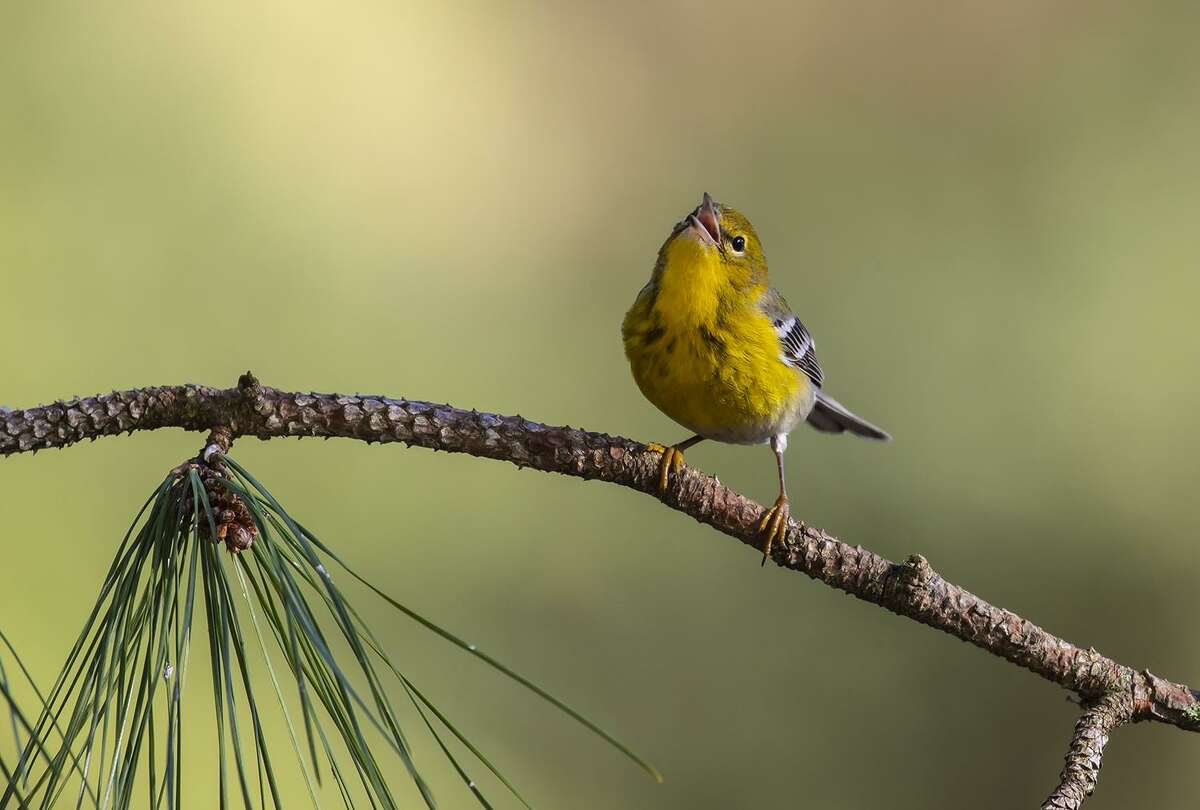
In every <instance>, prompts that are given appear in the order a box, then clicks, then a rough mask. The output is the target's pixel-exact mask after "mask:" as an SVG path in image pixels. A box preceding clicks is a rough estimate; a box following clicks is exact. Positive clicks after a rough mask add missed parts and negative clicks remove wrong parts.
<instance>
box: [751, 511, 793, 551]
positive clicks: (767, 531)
mask: <svg viewBox="0 0 1200 810" xmlns="http://www.w3.org/2000/svg"><path fill="white" fill-rule="evenodd" d="M791 516H792V507H791V505H790V504H789V503H788V499H787V495H780V496H779V497H778V498H776V499H775V505H774V506H772V507H771V508H770V509H768V510H767V511H766V513H764V514H763V516H762V520H760V521H759V522H758V532H759V534H762V535H765V536H764V538H763V546H762V553H763V558H762V564H763V565H766V564H767V557H769V556H770V554H771V546H773V545H774V544H775V541H776V540H779V541H780V542H782V541H783V537H784V535H786V534H787V525H788V519H789V518H790V517H791Z"/></svg>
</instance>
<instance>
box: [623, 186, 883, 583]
mask: <svg viewBox="0 0 1200 810" xmlns="http://www.w3.org/2000/svg"><path fill="white" fill-rule="evenodd" d="M621 334H622V338H623V341H624V345H625V356H626V357H627V358H628V360H629V366H630V370H631V371H632V372H633V378H634V380H635V381H636V382H637V385H638V388H640V389H641V391H642V394H643V395H644V396H645V397H646V399H648V400H650V402H651V403H652V404H653V405H654V406H655V407H657V408H658V409H659V410H660V411H662V412H663V413H664V414H666V415H667V416H668V417H670V418H671V419H672V420H674V421H675V422H677V423H678V424H680V425H682V426H683V427H684V428H686V429H687V430H689V431H690V432H692V433H693V434H694V435H693V436H692V437H691V438H688V439H685V440H683V441H681V442H678V443H676V444H673V445H664V444H660V443H658V442H653V443H651V444H649V445H647V447H648V449H649V450H650V451H652V452H656V453H658V454H660V459H659V470H658V489H659V491H660V493H665V492H666V491H667V489H668V486H669V483H670V480H671V477H672V475H674V474H676V473H678V472H679V471H680V470H682V469H683V458H684V451H686V450H688V449H689V448H691V447H693V446H694V445H695V444H697V443H698V442H701V441H703V440H705V439H709V440H713V441H718V442H726V443H731V444H744V445H753V444H770V446H771V450H772V451H773V452H774V454H775V463H776V467H777V471H778V475H779V497H778V498H777V499H776V500H775V504H774V505H773V506H772V507H771V508H770V509H768V510H767V511H766V512H765V513H764V514H763V516H762V518H761V519H760V521H759V523H758V527H757V530H758V533H759V534H760V535H761V536H762V545H761V549H762V553H763V559H762V562H763V564H764V565H765V564H766V560H767V557H768V556H769V555H770V553H771V548H772V546H773V544H774V543H775V542H776V541H777V540H779V541H781V540H782V539H783V537H784V535H785V533H786V531H787V525H788V519H789V518H790V516H791V506H790V503H789V501H788V495H787V485H786V483H785V476H784V463H783V455H784V451H785V450H786V449H787V446H788V434H789V433H791V432H792V430H793V429H795V428H796V427H797V426H799V425H800V424H801V423H802V422H805V421H807V422H808V424H810V425H811V426H812V427H814V428H816V429H817V430H819V431H823V432H826V433H852V434H854V435H857V436H862V437H865V438H868V439H876V440H880V441H888V440H890V439H891V436H889V435H888V433H887V432H885V431H884V430H883V429H881V428H879V427H876V426H875V425H873V424H871V423H870V422H868V421H866V420H865V419H862V418H860V417H858V416H856V415H854V414H853V413H852V412H851V411H850V410H849V409H848V408H846V407H845V406H844V405H842V404H841V403H840V402H838V401H837V400H836V399H834V398H833V397H831V396H830V395H829V394H827V393H826V392H825V389H824V384H825V374H824V372H823V371H822V369H821V365H820V363H818V362H817V354H816V345H815V343H814V341H813V337H812V335H811V333H810V332H809V331H808V329H807V328H806V327H805V326H804V324H803V323H801V321H800V319H799V318H798V317H796V315H795V313H793V312H792V309H791V307H789V306H788V303H787V301H785V300H784V298H783V296H782V295H780V294H779V292H778V291H777V290H776V289H775V288H773V287H772V286H770V283H769V282H768V279H767V259H766V256H765V254H764V253H763V246H762V242H761V240H760V239H759V237H758V234H757V233H756V232H755V230H754V227H753V226H752V225H751V224H750V220H749V219H747V218H746V217H745V216H744V215H743V214H742V213H740V212H739V211H737V210H735V209H733V208H730V207H728V206H725V205H722V204H720V203H717V202H714V201H713V198H712V197H711V196H710V195H709V194H708V193H707V192H705V193H704V197H703V199H702V200H701V203H700V205H698V206H697V207H696V208H695V209H693V210H692V211H691V213H689V214H687V215H686V216H684V217H683V219H682V220H680V221H679V222H678V223H677V224H676V225H675V226H674V227H673V228H672V230H671V234H670V236H668V237H667V239H666V241H665V242H663V245H662V247H661V248H660V249H659V251H658V259H657V261H656V262H655V264H654V270H653V272H652V273H651V275H650V281H649V282H648V283H647V284H646V285H645V286H644V287H643V288H642V289H641V291H640V292H639V293H638V295H637V298H636V299H635V300H634V303H633V306H632V307H630V309H629V311H628V312H627V313H626V315H625V319H624V322H623V323H622V328H621Z"/></svg>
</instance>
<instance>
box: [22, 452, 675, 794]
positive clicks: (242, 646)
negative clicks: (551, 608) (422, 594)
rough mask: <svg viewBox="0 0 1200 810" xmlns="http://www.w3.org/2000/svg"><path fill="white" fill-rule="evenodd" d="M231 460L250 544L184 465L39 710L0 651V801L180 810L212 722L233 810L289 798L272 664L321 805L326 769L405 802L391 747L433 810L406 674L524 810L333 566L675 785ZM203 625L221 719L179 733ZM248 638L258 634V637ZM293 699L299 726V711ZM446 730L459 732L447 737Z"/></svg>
mask: <svg viewBox="0 0 1200 810" xmlns="http://www.w3.org/2000/svg"><path fill="white" fill-rule="evenodd" d="M221 460H222V461H224V462H225V463H226V464H228V465H229V467H230V468H231V469H232V471H233V477H232V478H226V479H216V478H209V479H208V485H209V486H213V485H214V484H213V482H214V481H216V482H217V483H216V486H219V487H223V488H224V489H225V490H226V492H225V493H223V494H222V495H221V498H218V500H221V499H224V498H226V497H228V496H231V495H232V496H236V497H239V498H240V499H241V501H242V503H243V504H244V505H245V506H246V507H247V508H248V510H249V514H250V516H251V517H252V519H253V521H254V524H255V528H256V529H257V535H256V536H255V538H254V542H253V544H252V545H251V546H250V548H249V549H246V550H244V551H242V552H241V553H239V554H236V555H228V554H223V553H221V545H220V541H215V542H214V540H213V538H215V537H217V536H218V528H219V525H220V524H221V522H222V521H221V520H220V519H218V518H219V516H218V515H217V514H215V512H214V506H213V504H212V503H211V500H210V497H209V495H210V492H209V491H208V490H206V487H205V483H206V482H205V481H204V480H202V478H201V476H200V474H199V472H198V470H197V469H196V468H195V467H191V468H185V471H184V472H179V471H173V472H172V474H171V475H170V476H169V477H168V478H167V479H166V480H164V481H163V482H162V484H160V485H159V486H158V487H157V488H156V490H155V491H154V493H153V494H152V495H151V496H150V498H149V499H148V500H147V502H146V503H145V504H144V505H143V506H142V509H141V510H140V511H139V512H138V514H137V515H136V516H135V518H134V520H133V523H132V524H131V526H130V528H129V531H128V532H126V534H125V537H124V539H123V540H122V542H121V544H120V545H119V547H118V549H117V552H116V555H115V557H114V560H113V563H112V566H111V567H110V568H109V571H108V573H107V574H106V575H105V578H104V580H103V581H102V583H101V586H100V591H99V594H98V595H97V598H96V603H95V607H94V608H93V609H92V611H91V613H90V614H89V616H88V617H87V619H86V621H85V622H84V627H83V630H82V632H81V633H80V634H79V636H78V638H77V639H76V641H75V643H74V644H73V645H72V647H71V649H70V651H69V652H68V654H67V657H66V660H65V662H64V664H63V667H62V670H61V672H60V673H59V675H58V678H57V679H56V681H55V683H54V685H53V687H52V688H51V689H50V691H49V692H48V693H47V694H45V695H43V694H42V693H41V692H38V691H36V686H34V689H35V693H36V694H37V696H38V699H39V701H40V703H41V705H40V709H39V711H38V713H37V719H36V720H35V721H33V722H30V721H28V720H27V719H26V717H25V715H23V714H22V713H21V712H20V709H19V708H18V707H17V705H16V703H15V701H14V700H13V698H12V697H11V688H10V682H9V679H8V673H7V671H6V670H5V669H4V667H3V661H0V699H3V700H4V701H5V702H6V703H7V704H8V707H9V714H10V725H11V733H12V735H13V737H14V738H15V740H16V748H17V750H18V751H20V755H19V758H18V760H17V762H15V763H8V762H6V761H5V760H4V759H3V758H0V773H3V776H4V778H5V780H6V782H7V785H6V787H5V789H4V791H3V793H0V810H6V809H7V808H8V807H21V808H26V807H29V808H50V807H57V806H60V804H59V803H60V802H61V801H62V800H63V799H64V793H66V792H67V791H68V790H70V791H72V792H73V794H74V795H73V797H72V798H73V799H74V801H73V804H74V806H75V807H76V808H77V809H78V808H81V807H83V806H84V803H85V802H87V804H88V805H89V806H94V807H104V808H121V809H124V808H128V807H130V806H131V803H132V802H133V800H134V797H135V795H138V796H141V797H143V798H142V801H146V800H147V799H148V802H149V803H148V805H147V806H149V807H152V808H155V810H158V808H162V807H165V808H167V810H175V808H178V807H180V806H181V804H182V801H183V798H184V796H185V793H186V789H185V786H184V783H183V764H182V763H183V756H182V754H183V747H184V744H185V741H186V742H187V744H188V745H189V746H197V745H210V744H211V743H210V742H209V741H210V740H211V739H212V738H211V736H209V735H211V734H212V732H213V731H215V733H216V746H215V750H213V751H211V753H210V754H209V759H213V760H215V761H216V764H215V769H216V786H217V790H218V793H219V806H220V807H221V808H222V810H224V808H228V807H232V806H238V805H240V806H242V807H245V808H252V807H260V808H266V807H274V808H276V810H278V808H281V807H282V806H283V799H282V797H281V795H280V790H279V785H280V774H279V773H278V771H277V764H276V762H275V761H274V759H273V755H276V756H277V755H279V754H280V753H281V752H282V751H285V750H287V749H285V748H283V747H282V745H281V743H282V741H281V740H279V741H277V740H275V739H273V738H272V737H269V736H268V731H267V729H266V727H265V726H264V724H263V710H264V709H266V708H268V707H267V706H266V705H265V704H260V702H259V699H260V698H259V694H258V693H259V692H261V691H262V688H263V684H264V682H263V681H262V679H261V677H260V675H259V673H260V672H262V671H265V672H266V674H267V676H268V678H269V681H270V686H271V694H272V696H273V703H274V705H275V706H277V707H278V711H279V712H280V714H281V715H282V717H283V719H284V721H285V725H286V728H287V731H288V735H289V743H290V749H291V755H292V756H293V757H294V759H295V764H296V766H297V767H299V769H300V771H301V774H302V776H303V779H304V782H305V786H306V788H307V793H308V796H309V800H310V801H311V803H312V806H313V807H314V808H318V807H320V805H321V802H320V797H319V793H320V791H321V786H322V785H323V784H324V778H325V775H326V774H328V775H331V776H332V777H333V781H334V783H335V784H336V788H337V795H338V796H339V798H340V800H341V801H342V803H343V804H344V805H345V806H346V807H348V808H349V807H353V806H355V805H356V798H355V797H356V795H357V796H361V797H363V798H365V799H366V801H367V803H368V804H369V805H370V806H371V807H376V808H383V810H395V808H397V807H399V803H398V802H397V799H396V797H395V795H394V793H393V790H394V786H393V785H392V784H391V783H390V782H389V780H388V778H387V774H390V773H392V772H393V768H392V767H391V766H390V765H388V764H385V763H384V762H383V761H382V760H381V759H380V757H381V756H384V755H387V754H391V755H395V756H396V757H397V758H398V759H399V760H400V761H401V763H402V764H403V765H404V769H405V772H406V773H407V775H408V778H409V780H410V781H411V783H412V786H413V787H414V788H415V789H416V791H417V793H418V794H419V795H420V796H421V799H422V802H423V803H424V804H425V806H426V807H428V808H434V807H436V802H435V800H434V795H433V790H432V788H431V787H430V785H429V784H428V782H427V780H426V779H425V777H424V776H423V775H422V773H421V770H420V769H419V767H418V764H417V761H416V758H415V756H414V754H413V750H412V748H411V746H410V743H409V741H408V739H407V736H406V735H405V733H404V732H403V730H402V728H403V724H402V722H401V720H402V718H401V716H399V715H397V713H396V711H395V709H394V707H393V705H392V696H391V693H390V692H389V690H388V689H387V688H385V684H384V677H383V675H384V674H385V673H386V674H389V675H391V676H392V677H395V678H396V680H397V682H398V685H399V687H400V689H401V693H402V694H403V696H404V698H405V699H406V701H407V703H408V704H409V705H410V706H411V710H412V712H414V713H415V714H416V717H417V718H418V719H419V720H420V722H421V727H422V728H423V730H424V731H426V732H428V733H429V735H430V736H431V737H432V738H433V741H434V742H435V743H436V745H437V748H438V750H439V751H440V753H441V755H442V756H444V757H446V759H447V761H448V762H449V764H450V765H451V766H452V767H453V769H454V771H455V773H456V774H457V775H458V778H459V780H460V781H461V783H462V785H463V786H464V787H465V788H466V790H467V791H469V792H470V794H471V795H472V797H473V798H474V799H475V800H476V801H477V802H478V803H479V804H480V805H481V806H482V807H485V808H491V806H492V805H491V803H490V802H489V801H488V799H487V798H486V797H485V795H484V793H483V790H482V789H481V787H480V786H479V785H478V784H477V782H476V781H475V780H474V779H472V778H471V777H470V776H469V775H468V769H467V766H466V765H465V764H464V763H463V762H462V761H461V760H460V758H459V756H460V755H458V756H456V754H455V752H454V751H453V750H452V749H451V743H452V742H457V745H458V746H461V750H462V751H464V752H465V753H466V754H468V755H469V756H470V757H471V758H473V759H474V760H476V761H477V762H478V763H479V764H480V765H482V766H483V767H484V768H486V769H487V770H488V771H489V772H490V773H491V774H492V775H493V776H494V777H495V778H496V779H497V780H498V781H499V782H500V784H502V785H503V786H504V787H505V788H507V789H508V790H509V791H510V792H511V793H512V794H513V796H514V797H515V798H516V799H517V801H519V802H520V803H521V804H522V805H523V806H524V807H526V808H529V807H530V804H529V803H528V802H527V801H526V800H525V799H524V798H523V797H522V796H521V795H520V793H518V792H517V790H516V788H515V787H514V785H513V783H512V782H511V781H510V780H509V779H508V778H507V777H506V776H505V775H504V774H503V773H502V772H501V771H500V770H499V769H498V768H497V767H496V766H495V765H494V764H493V763H492V761H491V760H490V759H489V758H488V757H487V756H485V755H484V753H483V752H482V751H481V750H480V749H479V748H478V747H477V746H476V745H474V744H473V743H472V742H471V741H470V740H469V738H468V737H467V736H466V735H465V734H464V733H463V732H462V731H461V730H460V729H459V728H458V727H457V726H456V725H454V724H452V723H451V722H450V720H449V719H448V718H447V715H446V714H445V712H444V711H442V710H441V709H440V708H439V707H437V706H435V705H434V704H433V703H432V702H431V701H430V700H429V699H428V698H427V697H426V696H425V694H424V693H423V692H422V691H421V690H420V689H419V688H418V687H417V686H416V685H415V684H414V683H413V682H412V681H411V680H410V679H409V678H408V677H407V676H406V675H405V674H404V673H403V672H401V671H400V670H399V669H398V668H397V667H396V665H395V664H394V662H393V660H392V659H391V657H390V656H389V655H388V654H387V652H386V651H385V650H384V649H383V647H382V645H380V644H379V642H378V641H377V639H376V637H375V634H374V633H373V632H372V631H371V629H370V628H369V627H368V626H367V624H366V623H365V622H364V621H363V619H362V618H361V615H360V614H359V613H358V611H357V610H356V609H355V608H354V606H353V605H351V603H350V602H349V600H348V599H347V597H346V595H345V594H343V593H342V592H341V590H340V589H339V588H338V587H337V586H336V585H335V584H334V582H333V579H332V577H331V576H330V575H329V571H328V570H327V568H326V564H325V561H329V562H331V563H336V564H337V565H338V566H340V567H342V568H343V569H345V570H346V571H347V572H348V573H349V574H350V575H351V576H353V577H354V578H355V579H356V580H358V581H359V582H361V583H362V584H364V585H365V586H366V587H367V588H369V589H370V590H371V591H372V592H373V593H374V594H376V595H377V596H378V597H380V598H382V599H383V600H385V601H386V602H387V603H388V604H389V605H391V606H392V607H393V608H395V609H397V610H399V611H400V612H402V613H403V614H404V615H406V616H408V617H409V618H411V619H412V620H414V621H416V622H417V623H418V624H420V625H421V626H423V627H425V628H426V629H428V630H430V631H432V632H434V633H436V634H437V635H438V636H440V637H441V638H443V639H445V640H447V641H449V642H450V643H451V644H453V645H454V646H456V647H458V648H459V649H461V650H464V651H466V652H468V653H470V654H471V655H473V656H475V657H476V658H478V659H480V660H481V661H483V662H484V663H486V664H487V665H488V666H490V667H492V668H493V669H495V670H496V671H498V672H500V673H502V674H503V675H505V676H506V677H508V678H510V679H512V680H514V681H516V682H517V683H519V684H520V685H522V686H524V687H525V688H526V689H529V690H530V691H532V692H533V693H534V694H536V695H537V696H539V697H540V698H542V699H543V700H545V701H547V702H548V703H550V704H551V705H552V706H554V707H555V708H557V709H559V710H560V711H563V712H564V713H566V714H567V715H568V716H570V717H571V718H573V719H575V720H576V721H578V722H579V723H581V724H583V725H584V727H586V728H587V729H589V730H590V731H592V732H593V733H594V734H596V735H598V736H599V737H600V738H601V739H603V740H605V741H606V742H608V743H609V744H610V745H612V746H613V747H614V748H616V750H618V751H619V752H621V753H622V754H623V755H624V756H626V757H628V758H629V759H630V760H631V761H633V762H634V763H636V764H637V765H638V766H639V767H641V768H643V769H644V770H645V771H646V772H647V773H649V774H650V775H652V776H653V777H654V778H655V779H656V780H658V781H662V777H661V775H660V774H659V773H658V771H657V770H655V769H654V768H653V766H651V765H649V764H648V763H647V762H646V761H645V760H643V759H642V758H641V757H639V756H637V755H636V754H634V753H633V752H632V751H631V750H630V749H629V748H628V747H626V746H625V745H623V744H622V743H620V742H619V741H617V740H616V739H615V738H613V737H612V736H611V735H610V734H608V733H607V732H605V731H603V730H602V729H600V728H599V727H598V726H597V725H596V724H595V723H593V722H592V721H590V720H588V719H587V718H586V717H584V716H583V715H582V714H580V713H579V712H577V711H575V710H574V709H572V708H570V707H569V706H567V705H566V704H565V703H563V702H562V701H560V700H558V699H557V698H555V697H553V696H552V695H550V694H549V693H548V692H547V691H546V690H545V689H543V688H542V687H540V686H538V685H536V684H535V683H533V682H532V681H530V680H529V679H527V678H525V677H524V676H522V675H520V674H518V673H517V672H515V671H513V670H512V669H510V668H508V667H507V666H505V665H503V664H501V663H500V662H499V661H497V660H496V659H494V658H492V657H491V656H488V655H486V654H484V653H482V652H480V651H479V650H478V649H477V648H476V647H475V646H474V645H472V644H467V643H466V642H464V641H463V640H462V639H460V638H459V637H458V636H455V635H453V634H452V633H449V632H448V631H446V630H444V629H442V628H441V627H439V626H438V625H437V624H435V623H433V622H432V621H430V620H429V619H426V618H425V617H423V616H421V615H420V614H418V613H416V612H415V611H413V610H411V609H410V608H408V607H406V606H404V605H403V604H401V603H400V602H398V601H396V600H395V599H393V598H392V597H390V596H388V595H387V594H385V593H384V592H383V591H381V590H380V589H379V588H377V587H376V586H374V585H373V584H371V583H370V582H368V581H367V580H366V579H364V578H363V577H362V576H360V575H359V574H358V573H357V572H355V571H354V570H353V569H351V568H349V567H348V566H347V565H346V564H345V563H344V562H342V560H341V559H340V558H339V557H338V556H337V555H336V554H334V552H333V551H332V550H331V549H330V548H329V547H328V546H327V545H326V544H324V543H322V542H321V541H320V540H318V539H317V537H316V536H315V535H314V534H313V533H312V532H311V531H309V530H308V529H306V528H305V527H304V526H302V525H301V524H300V523H299V522H298V521H296V520H295V519H294V518H293V517H292V516H291V515H290V513H289V512H288V511H287V510H286V509H285V508H284V507H283V505H282V504H280V503H279V501H278V500H276V499H275V497H274V496H273V495H272V494H271V493H270V492H269V491H268V490H267V489H266V488H265V487H264V486H263V485H262V484H261V483H260V482H259V481H258V480H257V479H255V478H254V476H253V475H251V473H250V472H249V471H248V470H246V469H245V468H244V467H242V466H241V465H240V464H238V463H237V462H236V461H234V460H233V459H231V458H228V457H223V458H222V459H221ZM214 491H216V490H214ZM222 508H224V507H222ZM224 517H225V519H226V520H227V519H228V513H226V514H225V516H224ZM198 602H202V604H197V603H198ZM198 620H199V621H200V622H202V623H203V626H204V632H205V633H206V634H207V643H208V654H209V655H208V657H209V667H208V670H209V677H210V678H211V682H212V697H213V704H212V711H213V725H214V726H215V728H212V729H210V730H209V731H207V732H203V731H202V733H200V735H199V737H197V731H196V730H193V729H192V728H190V726H191V725H192V724H194V721H189V722H188V725H189V728H187V729H185V728H184V720H185V719H184V714H183V706H184V702H185V697H186V689H185V684H186V679H187V675H188V662H189V651H190V647H191V638H192V631H193V628H194V626H195V625H196V624H197V623H198ZM247 620H248V624H247ZM251 633H252V634H253V639H254V641H253V642H249V643H248V637H249V635H250V634H251ZM0 641H3V643H4V645H5V647H6V648H7V649H8V652H9V653H10V655H11V657H12V658H13V659H14V660H15V661H16V662H17V664H18V666H19V667H20V669H21V672H22V673H23V674H24V675H25V676H26V677H28V672H27V671H26V669H25V667H24V665H23V664H22V663H21V662H20V659H19V658H17V656H16V653H15V651H13V650H12V648H11V645H9V644H8V640H7V638H5V637H4V636H3V635H2V634H0ZM335 642H336V643H335ZM335 648H336V650H337V652H335ZM379 666H382V670H381V669H379V668H378V667H379ZM31 682H32V681H31ZM289 694H290V697H289ZM297 709H298V710H299V719H300V722H298V723H296V722H293V712H294V711H295V710H297ZM406 717H408V716H407V715H406ZM409 719H411V718H409ZM301 729H302V732H301ZM447 732H448V734H449V736H450V737H451V738H453V741H451V740H449V739H446V738H445V737H444V736H443V734H444V733H447ZM5 733H8V732H5ZM301 733H302V734H303V738H304V742H303V743H301V741H300V736H301ZM380 741H382V747H381V746H380ZM195 776H196V775H193V778H195ZM205 778H208V777H207V775H205ZM355 783H357V785H356V784H355Z"/></svg>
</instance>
